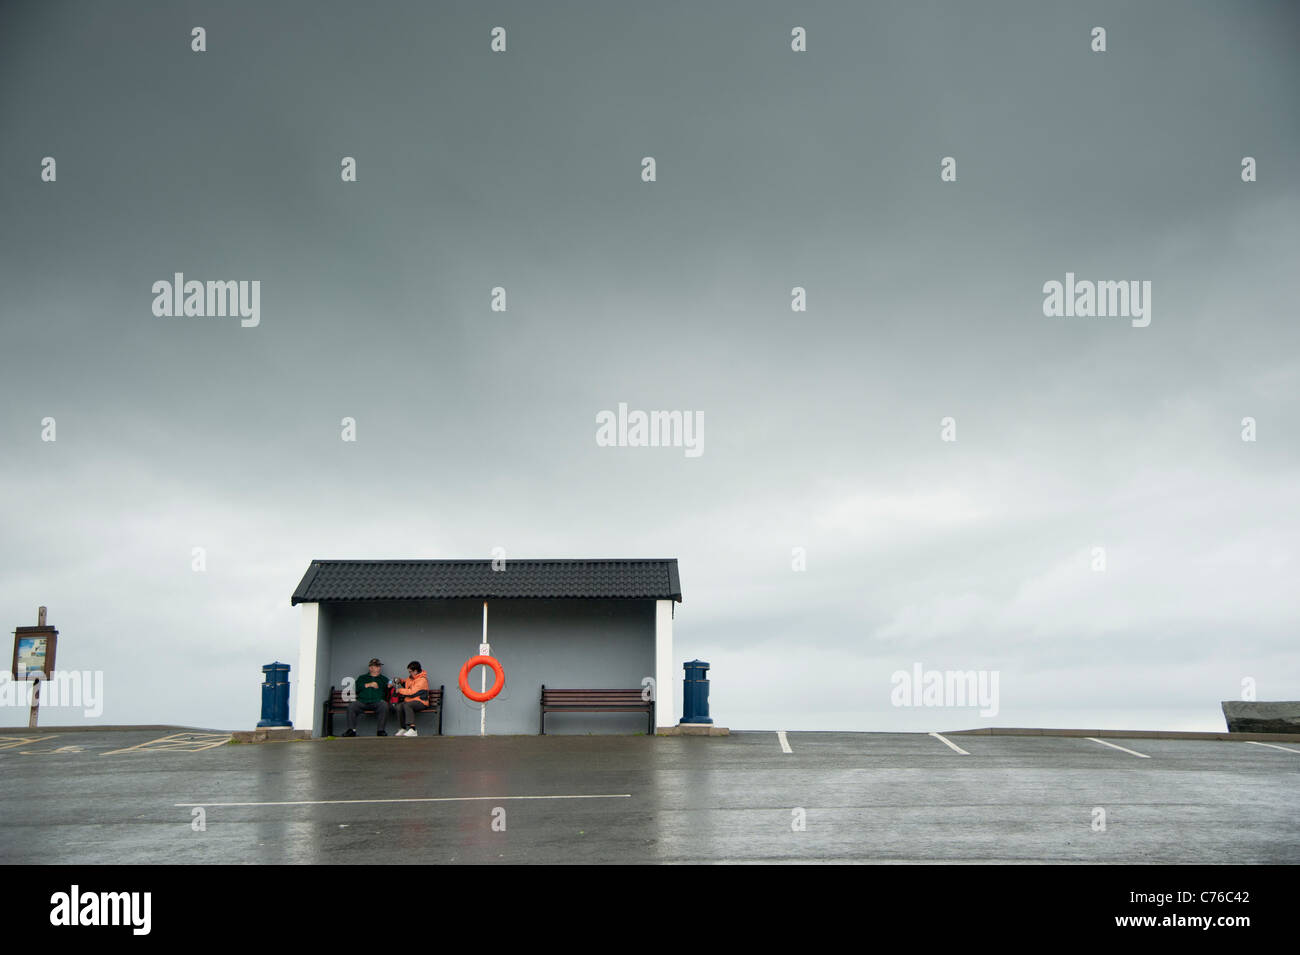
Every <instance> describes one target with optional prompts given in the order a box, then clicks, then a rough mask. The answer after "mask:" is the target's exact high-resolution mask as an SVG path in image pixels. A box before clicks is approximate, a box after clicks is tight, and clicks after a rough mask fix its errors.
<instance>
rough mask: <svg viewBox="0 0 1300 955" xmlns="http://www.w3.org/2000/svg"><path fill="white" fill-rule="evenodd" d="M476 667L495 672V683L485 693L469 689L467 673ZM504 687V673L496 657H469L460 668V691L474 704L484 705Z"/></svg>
mask: <svg viewBox="0 0 1300 955" xmlns="http://www.w3.org/2000/svg"><path fill="white" fill-rule="evenodd" d="M476 666H489V667H491V668H492V669H493V670H494V671H495V672H496V675H497V681H496V682H495V683H493V684H492V689H490V690H488V691H487V692H486V693H480V692H478V690H471V689H470V688H469V671H470V670H472V669H474V668H475V667H476ZM505 685H506V671H505V670H503V669H501V661H500V660H498V659H497V658H496V657H470V658H469V659H468V660H466V661H465V665H464V666H463V667H461V668H460V691H461V692H462V693H464V694H465V695H466V696H468V697H469V698H470V699H471V700H473V701H474V702H475V703H486V702H487V701H488V700H490V699H492V697H494V696H496V695H497V694H498V693H500V692H501V691H502V690H503V689H505Z"/></svg>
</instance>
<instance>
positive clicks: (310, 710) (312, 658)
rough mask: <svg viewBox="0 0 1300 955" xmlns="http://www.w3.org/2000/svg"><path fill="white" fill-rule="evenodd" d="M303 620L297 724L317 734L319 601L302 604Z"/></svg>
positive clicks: (299, 645)
mask: <svg viewBox="0 0 1300 955" xmlns="http://www.w3.org/2000/svg"><path fill="white" fill-rule="evenodd" d="M298 606H300V607H301V608H302V620H301V622H300V623H299V625H298V687H297V692H298V698H297V700H296V701H295V702H296V703H297V709H296V713H295V718H294V721H293V723H294V726H295V727H296V728H297V729H300V730H303V729H305V730H311V733H312V735H313V736H315V735H316V731H317V729H318V727H317V726H316V717H317V711H318V707H320V705H321V700H320V699H319V698H318V697H319V694H318V693H317V688H316V653H317V648H318V647H317V642H318V640H319V624H320V604H316V603H304V604H299V605H298Z"/></svg>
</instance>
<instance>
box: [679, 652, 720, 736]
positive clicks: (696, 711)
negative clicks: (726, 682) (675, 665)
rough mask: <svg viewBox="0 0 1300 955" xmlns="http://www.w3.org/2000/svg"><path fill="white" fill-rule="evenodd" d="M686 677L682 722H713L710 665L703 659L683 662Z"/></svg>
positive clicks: (683, 687) (683, 688)
mask: <svg viewBox="0 0 1300 955" xmlns="http://www.w3.org/2000/svg"><path fill="white" fill-rule="evenodd" d="M683 666H685V667H686V679H684V680H683V681H682V722H683V723H712V722H713V720H712V719H710V718H709V665H708V664H707V663H705V662H704V661H703V660H692V661H690V662H689V663H685V664H683Z"/></svg>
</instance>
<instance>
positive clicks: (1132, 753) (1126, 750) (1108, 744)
mask: <svg viewBox="0 0 1300 955" xmlns="http://www.w3.org/2000/svg"><path fill="white" fill-rule="evenodd" d="M1084 739H1090V740H1092V741H1093V742H1094V743H1101V745H1102V746H1109V747H1110V748H1111V749H1117V750H1119V751H1120V752H1122V753H1128V754H1129V755H1131V756H1140V757H1141V758H1142V759H1150V758H1151V757H1150V756H1148V755H1147V754H1146V753H1139V752H1137V751H1136V750H1132V749H1125V748H1124V747H1123V746H1116V745H1115V744H1114V743H1108V742H1106V741H1105V740H1104V739H1097V737H1095V736H1085V737H1084Z"/></svg>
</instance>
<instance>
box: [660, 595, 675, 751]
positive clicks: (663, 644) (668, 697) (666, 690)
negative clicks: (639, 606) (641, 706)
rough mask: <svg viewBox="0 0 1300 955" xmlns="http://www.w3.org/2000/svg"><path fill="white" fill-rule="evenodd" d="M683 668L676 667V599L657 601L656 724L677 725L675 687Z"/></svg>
mask: <svg viewBox="0 0 1300 955" xmlns="http://www.w3.org/2000/svg"><path fill="white" fill-rule="evenodd" d="M679 679H681V669H680V668H677V667H674V666H673V601H671V600H656V601H655V727H656V728H658V727H668V726H676V725H677V705H676V702H675V700H676V698H677V694H676V692H675V691H674V689H673V688H674V687H675V686H676V685H677V684H676V681H677V680H679Z"/></svg>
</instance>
